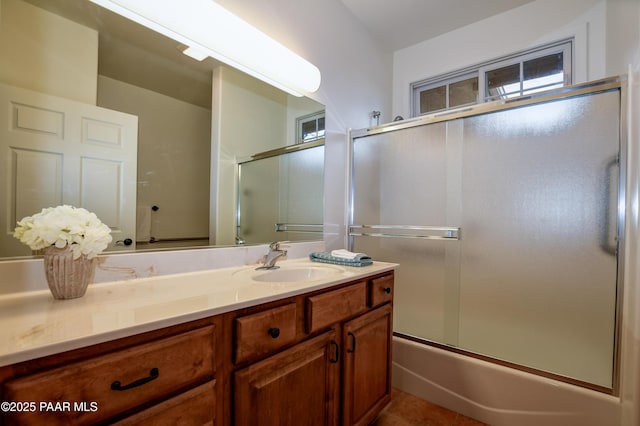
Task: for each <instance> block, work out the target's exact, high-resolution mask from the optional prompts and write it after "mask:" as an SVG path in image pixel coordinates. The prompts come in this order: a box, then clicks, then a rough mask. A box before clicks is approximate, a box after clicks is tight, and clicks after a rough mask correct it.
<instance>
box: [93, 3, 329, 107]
mask: <svg viewBox="0 0 640 426" xmlns="http://www.w3.org/2000/svg"><path fill="white" fill-rule="evenodd" d="M90 1H92V2H93V3H96V4H98V5H100V6H102V7H104V8H106V9H109V10H111V11H113V12H115V13H118V14H119V15H122V16H124V17H126V18H128V19H131V20H132V21H135V22H137V23H139V24H141V25H144V26H145V27H148V28H150V29H152V30H154V31H157V32H159V33H161V34H164V35H166V36H167V37H170V38H172V39H174V40H176V41H178V42H180V43H183V44H185V45H187V46H190V47H191V48H193V49H194V50H195V51H198V52H202V53H206V54H207V55H209V56H211V57H213V58H215V59H217V60H219V61H221V62H224V63H226V64H228V65H231V66H232V67H234V68H237V69H239V70H241V71H244V72H246V73H247V74H249V75H252V76H253V77H256V78H258V79H260V80H262V81H265V82H267V83H269V84H271V85H273V86H275V87H278V88H279V89H282V90H284V91H286V92H288V93H291V94H293V95H295V96H302V95H303V94H305V93H312V92H315V91H316V90H318V88H319V87H320V70H318V68H317V67H316V66H315V65H313V64H312V63H310V62H308V61H307V60H305V59H304V58H301V57H300V56H298V55H296V54H295V53H293V52H292V51H291V50H289V49H287V48H286V47H284V46H283V45H281V44H280V43H278V42H277V41H275V40H273V39H272V38H270V37H269V36H267V35H266V34H264V33H263V32H261V31H259V30H258V29H256V28H254V27H253V26H251V25H249V24H248V23H247V22H245V21H243V20H242V19H240V18H238V17H237V16H235V15H234V14H232V13H231V12H229V11H228V10H226V9H224V8H223V7H222V6H220V5H218V4H217V3H215V2H214V1H212V0H180V1H167V0H162V1H158V0H90Z"/></svg>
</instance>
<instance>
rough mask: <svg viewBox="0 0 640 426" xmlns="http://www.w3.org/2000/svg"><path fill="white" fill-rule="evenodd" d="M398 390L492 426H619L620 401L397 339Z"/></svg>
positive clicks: (395, 368) (394, 373)
mask: <svg viewBox="0 0 640 426" xmlns="http://www.w3.org/2000/svg"><path fill="white" fill-rule="evenodd" d="M392 377H393V386H394V387H395V388H397V389H399V390H401V391H404V392H407V393H410V394H413V395H415V396H417V397H419V398H422V399H425V400H428V401H430V402H432V403H434V404H438V405H441V406H443V407H446V408H449V409H451V410H454V411H456V412H458V413H461V414H464V415H466V416H469V417H472V418H474V419H477V420H480V421H482V422H485V423H488V424H490V425H491V426H542V425H544V426H574V425H575V426H610V425H619V424H620V417H621V414H620V412H621V404H620V399H619V398H618V397H615V396H611V395H607V394H604V393H601V392H597V391H593V390H590V389H585V388H582V387H579V386H574V385H571V384H567V383H564V382H559V381H556V380H552V379H548V378H545V377H540V376H537V375H535V374H531V373H527V372H523V371H519V370H515V369H512V368H509V367H505V366H501V365H498V364H494V363H491V362H487V361H483V360H479V359H475V358H472V357H469V356H465V355H460V354H457V353H454V352H450V351H447V350H444V349H440V348H436V347H431V346H428V345H424V344H421V343H416V342H413V341H410V340H407V339H404V338H401V337H398V336H394V338H393V371H392Z"/></svg>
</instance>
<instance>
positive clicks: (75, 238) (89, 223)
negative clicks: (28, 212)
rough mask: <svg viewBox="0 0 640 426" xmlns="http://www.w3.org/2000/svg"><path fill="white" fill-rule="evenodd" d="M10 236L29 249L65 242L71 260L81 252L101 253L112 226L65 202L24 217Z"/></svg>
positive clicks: (92, 255) (60, 245) (93, 214)
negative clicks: (70, 253) (69, 250)
mask: <svg viewBox="0 0 640 426" xmlns="http://www.w3.org/2000/svg"><path fill="white" fill-rule="evenodd" d="M13 236H14V237H15V238H17V239H19V240H20V241H21V242H23V243H24V244H26V245H28V246H29V247H30V248H31V250H41V249H43V248H45V247H49V246H52V245H55V246H56V247H58V248H64V247H66V246H67V245H68V246H69V247H71V250H72V251H73V258H74V259H77V258H79V257H80V256H82V255H85V256H87V258H88V259H92V258H94V257H96V256H97V255H98V254H100V253H102V251H103V250H104V249H106V248H107V247H108V246H109V243H110V242H111V240H112V238H111V229H109V227H108V226H107V225H105V224H104V223H102V222H101V221H100V219H98V216H96V215H95V213H92V212H90V211H88V210H85V209H83V208H77V207H73V206H67V205H64V206H58V207H49V208H46V209H42V211H41V212H40V213H36V214H34V215H33V216H27V217H25V218H23V219H22V220H20V221H19V222H18V226H17V227H16V229H15V231H14V233H13Z"/></svg>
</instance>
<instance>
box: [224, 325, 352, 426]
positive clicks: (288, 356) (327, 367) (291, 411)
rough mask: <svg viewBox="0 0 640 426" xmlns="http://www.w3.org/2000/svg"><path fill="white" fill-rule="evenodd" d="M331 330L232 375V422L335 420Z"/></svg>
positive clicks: (278, 425)
mask: <svg viewBox="0 0 640 426" xmlns="http://www.w3.org/2000/svg"><path fill="white" fill-rule="evenodd" d="M336 337H337V336H336V332H335V331H334V330H331V331H328V332H326V333H324V334H321V335H319V336H317V337H314V338H313V339H310V340H307V341H305V342H303V343H300V344H298V345H296V346H294V347H292V348H290V349H287V350H286V351H283V352H281V353H279V354H276V355H274V356H272V357H270V358H267V359H265V360H263V361H260V362H258V363H255V364H253V365H251V366H249V367H247V368H244V369H242V370H239V371H237V372H236V373H235V375H234V407H233V413H234V419H233V420H234V421H233V424H235V425H237V426H242V425H260V426H269V425H273V426H286V425H291V426H301V425H307V426H314V425H337V423H338V409H339V404H338V397H339V394H338V392H339V388H338V383H339V376H340V368H339V365H340V364H339V362H338V361H339V354H340V351H339V347H338V343H337V342H336Z"/></svg>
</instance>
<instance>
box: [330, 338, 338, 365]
mask: <svg viewBox="0 0 640 426" xmlns="http://www.w3.org/2000/svg"><path fill="white" fill-rule="evenodd" d="M329 343H330V344H331V346H333V347H334V348H336V351H335V352H334V353H335V358H330V359H329V362H330V363H332V364H335V363H337V362H338V361H340V346H338V342H336V341H335V340H332V341H331V342H329Z"/></svg>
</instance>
